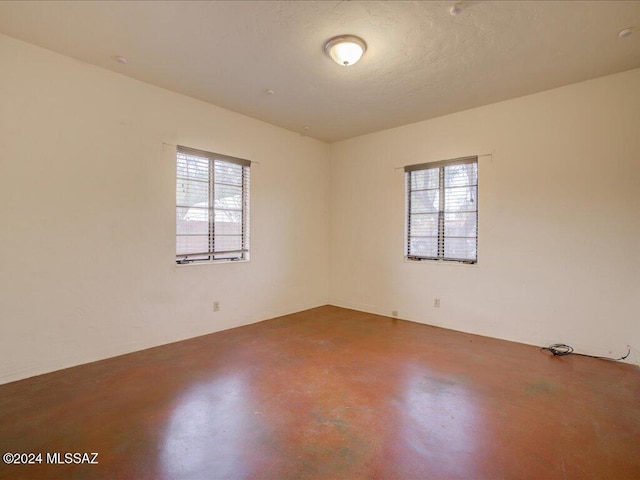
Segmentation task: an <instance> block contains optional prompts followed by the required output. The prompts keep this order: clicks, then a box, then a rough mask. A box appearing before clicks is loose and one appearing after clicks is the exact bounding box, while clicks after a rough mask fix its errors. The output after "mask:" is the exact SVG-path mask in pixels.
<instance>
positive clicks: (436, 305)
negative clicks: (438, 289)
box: [433, 298, 440, 308]
mask: <svg viewBox="0 0 640 480" xmlns="http://www.w3.org/2000/svg"><path fill="white" fill-rule="evenodd" d="M433 306H434V307H436V308H440V299H439V298H434V299H433Z"/></svg>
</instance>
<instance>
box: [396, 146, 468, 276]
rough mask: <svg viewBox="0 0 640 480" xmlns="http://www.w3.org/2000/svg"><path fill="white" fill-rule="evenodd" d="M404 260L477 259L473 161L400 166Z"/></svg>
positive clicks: (461, 160) (449, 161) (466, 260)
mask: <svg viewBox="0 0 640 480" xmlns="http://www.w3.org/2000/svg"><path fill="white" fill-rule="evenodd" d="M405 177H406V179H405V180H406V193H407V196H406V211H407V219H406V222H407V223H406V240H407V241H406V251H405V255H406V258H407V259H409V260H443V261H454V262H465V263H476V262H477V261H478V157H465V158H458V159H455V160H445V161H441V162H433V163H423V164H419V165H410V166H407V167H405Z"/></svg>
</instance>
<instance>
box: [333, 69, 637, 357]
mask: <svg viewBox="0 0 640 480" xmlns="http://www.w3.org/2000/svg"><path fill="white" fill-rule="evenodd" d="M486 153H491V154H492V155H490V156H482V157H481V158H480V160H479V182H480V186H479V189H480V190H479V209H480V212H479V262H478V264H477V265H475V266H467V265H452V264H446V265H443V264H437V263H431V262H422V263H408V262H405V261H403V242H404V233H403V232H404V183H403V182H404V179H403V175H404V173H403V172H402V171H401V170H394V168H395V167H402V166H403V165H408V164H414V163H421V162H427V161H435V160H443V159H449V158H456V157H462V156H467V155H476V154H479V155H482V154H486ZM331 161H332V168H331V258H332V263H331V282H330V285H331V290H330V301H331V303H333V304H336V305H342V306H346V307H352V308H356V309H360V310H366V311H371V312H375V313H380V314H383V315H390V314H391V312H392V310H398V311H399V315H400V317H402V318H406V319H411V320H415V321H419V322H423V323H427V324H432V325H439V326H443V327H447V328H452V329H455V330H462V331H467V332H474V333H479V334H482V335H488V336H492V337H498V338H505V339H510V340H515V341H519V342H523V343H531V344H537V345H546V344H549V343H555V342H565V343H569V344H571V345H573V346H574V347H576V349H579V350H581V351H583V352H586V353H592V354H600V355H607V354H609V352H612V354H614V355H618V354H621V353H625V352H626V345H627V344H628V343H630V342H631V343H632V345H633V344H635V348H640V344H639V341H640V337H639V335H640V330H639V329H638V327H637V325H638V311H639V308H638V307H639V300H638V293H639V292H640V288H639V284H640V280H639V272H640V253H639V250H638V249H639V246H640V70H634V71H630V72H626V73H622V74H618V75H613V76H609V77H604V78H600V79H596V80H593V81H588V82H584V83H580V84H575V85H570V86H567V87H564V88H559V89H555V90H552V91H547V92H543V93H539V94H535V95H531V96H527V97H523V98H519V99H515V100H511V101H506V102H502V103H498V104H494V105H490V106H486V107H481V108H477V109H473V110H468V111H464V112H461V113H457V114H454V115H449V116H446V117H441V118H437V119H434V120H430V121H425V122H421V123H416V124H412V125H407V126H404V127H400V128H396V129H392V130H387V131H383V132H379V133H375V134H371V135H367V136H362V137H359V138H354V139H351V140H346V141H343V142H340V143H336V144H333V145H332V160H331ZM435 297H439V298H440V299H441V307H440V308H434V307H433V300H434V298H435ZM634 335H635V339H634V338H633V336H634ZM637 352H638V351H636V353H634V354H633V355H632V357H631V359H630V360H631V361H634V362H635V363H640V362H639V358H638V354H637Z"/></svg>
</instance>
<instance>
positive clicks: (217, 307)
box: [213, 300, 220, 312]
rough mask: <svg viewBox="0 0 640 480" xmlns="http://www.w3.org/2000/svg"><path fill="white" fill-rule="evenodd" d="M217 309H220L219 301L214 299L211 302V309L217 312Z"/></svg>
mask: <svg viewBox="0 0 640 480" xmlns="http://www.w3.org/2000/svg"><path fill="white" fill-rule="evenodd" d="M219 310H220V302H219V301H217V300H216V301H215V302H213V311H214V312H217V311H219Z"/></svg>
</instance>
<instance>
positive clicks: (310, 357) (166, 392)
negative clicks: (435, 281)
mask: <svg viewBox="0 0 640 480" xmlns="http://www.w3.org/2000/svg"><path fill="white" fill-rule="evenodd" d="M0 412H1V416H0V453H4V452H33V453H42V463H41V464H34V465H10V466H7V465H4V464H0V478H2V479H6V478H11V479H13V478H34V479H35V478H37V479H47V478H56V479H60V478H65V479H71V478H83V479H94V478H99V479H111V478H113V479H116V478H117V479H137V480H138V479H170V480H180V479H189V480H197V479H208V480H210V479H227V478H228V479H248V478H251V479H261V480H267V479H278V480H283V479H350V480H356V479H393V480H396V479H420V480H424V479H465V480H469V479H492V480H495V479H519V480H522V479H546V478H557V479H616V480H622V479H640V370H639V369H638V368H637V367H634V366H630V365H624V364H620V363H615V362H609V361H604V360H596V359H592V358H585V357H579V356H569V357H562V358H554V357H551V356H549V355H547V354H545V353H542V352H541V351H540V350H539V349H537V348H535V347H530V346H526V345H521V344H516V343H510V342H505V341H501V340H494V339H490V338H484V337H478V336H474V335H468V334H463V333H457V332H453V331H449V330H444V329H439V328H433V327H428V326H424V325H419V324H416V323H410V322H404V321H394V320H392V319H390V318H386V317H379V316H376V315H370V314H365V313H360V312H355V311H352V310H345V309H341V308H337V307H321V308H316V309H313V310H308V311H305V312H301V313H298V314H294V315H288V316H285V317H280V318H276V319H273V320H268V321H266V322H262V323H259V324H255V325H250V326H247V327H242V328H237V329H234V330H228V331H225V332H220V333H216V334H212V335H208V336H204V337H200V338H197V339H193V340H188V341H184V342H179V343H175V344H172V345H167V346H163V347H158V348H154V349H151V350H145V351H142V352H138V353H134V354H130V355H125V356H122V357H117V358H113V359H109V360H105V361H101V362H96V363H92V364H88V365H83V366H79V367H75V368H71V369H67V370H62V371H58V372H55V373H51V374H48V375H42V376H39V377H34V378H32V379H28V380H23V381H20V382H14V383H11V384H7V385H3V386H0ZM56 452H59V453H61V460H60V461H62V462H63V461H64V458H65V457H64V453H67V452H69V453H72V452H79V453H83V452H87V453H92V452H96V453H98V454H99V455H98V457H97V459H96V460H97V461H98V462H99V463H98V464H97V465H92V464H69V465H63V464H57V462H56V463H49V464H47V456H46V454H47V453H49V454H52V453H56ZM72 458H73V457H72ZM49 460H50V461H51V460H53V461H55V460H54V459H53V458H51V455H50V458H49ZM84 460H91V457H85V458H84Z"/></svg>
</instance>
